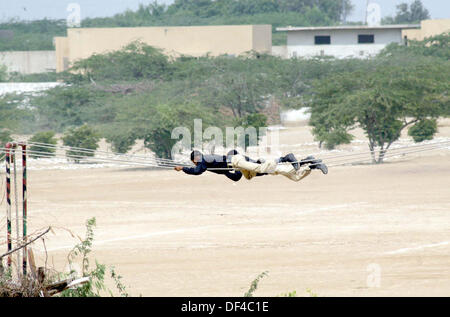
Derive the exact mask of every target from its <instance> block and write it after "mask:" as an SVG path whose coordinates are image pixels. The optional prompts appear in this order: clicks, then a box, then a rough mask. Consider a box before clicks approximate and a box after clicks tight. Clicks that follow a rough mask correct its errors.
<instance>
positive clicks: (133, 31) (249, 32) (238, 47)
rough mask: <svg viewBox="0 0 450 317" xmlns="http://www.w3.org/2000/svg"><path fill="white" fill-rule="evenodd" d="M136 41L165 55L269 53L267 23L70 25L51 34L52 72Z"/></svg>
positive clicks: (269, 34) (270, 31)
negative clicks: (62, 34)
mask: <svg viewBox="0 0 450 317" xmlns="http://www.w3.org/2000/svg"><path fill="white" fill-rule="evenodd" d="M136 40H140V41H143V42H144V43H147V44H148V45H152V46H155V47H158V48H160V49H162V50H163V51H164V52H165V53H166V54H167V55H169V56H179V55H189V56H195V57H198V56H203V55H206V54H210V55H212V56H218V55H222V54H230V55H239V54H242V53H244V52H248V51H251V50H254V51H257V52H261V53H263V52H264V53H269V54H270V53H271V48H272V27H271V25H227V26H188V27H133V28H71V29H68V30H67V37H55V47H56V71H57V72H61V71H63V70H65V69H67V68H68V67H69V66H70V65H71V63H73V62H75V61H77V60H79V59H83V58H87V57H89V56H91V55H92V54H95V53H97V54H99V53H105V52H108V51H114V50H119V49H121V48H122V47H123V46H125V45H127V44H129V43H130V42H133V41H136Z"/></svg>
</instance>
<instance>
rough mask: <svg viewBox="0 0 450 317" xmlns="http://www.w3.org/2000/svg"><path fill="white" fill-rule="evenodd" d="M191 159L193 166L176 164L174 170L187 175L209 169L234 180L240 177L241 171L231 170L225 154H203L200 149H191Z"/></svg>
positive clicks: (198, 173)
mask: <svg viewBox="0 0 450 317" xmlns="http://www.w3.org/2000/svg"><path fill="white" fill-rule="evenodd" d="M191 161H192V162H193V163H194V164H195V167H182V166H176V167H175V170H176V171H183V172H185V173H186V174H189V175H200V174H203V172H205V171H206V170H209V171H210V172H213V173H216V174H223V175H225V176H226V177H228V178H229V179H231V180H232V181H235V182H237V181H239V180H240V179H241V177H242V173H241V172H239V171H234V172H231V170H230V168H229V167H228V162H227V157H226V156H225V155H213V154H211V155H203V154H202V153H201V152H200V151H192V153H191Z"/></svg>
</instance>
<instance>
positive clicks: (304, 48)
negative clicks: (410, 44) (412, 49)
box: [287, 29, 402, 58]
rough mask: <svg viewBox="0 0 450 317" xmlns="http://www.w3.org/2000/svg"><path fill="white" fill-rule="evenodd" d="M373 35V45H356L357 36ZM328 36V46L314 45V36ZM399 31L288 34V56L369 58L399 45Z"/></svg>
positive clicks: (300, 32) (296, 32)
mask: <svg viewBox="0 0 450 317" xmlns="http://www.w3.org/2000/svg"><path fill="white" fill-rule="evenodd" d="M362 34H373V35H374V36H375V43H373V44H358V35H362ZM324 35H328V36H330V37H331V44H330V45H315V44H314V37H315V36H324ZM401 42H402V33H401V30H400V29H388V30H318V31H290V32H288V40H287V43H288V56H289V57H294V56H298V57H311V56H317V55H331V56H335V57H337V58H344V57H362V58H364V57H370V56H373V55H376V54H378V53H379V52H380V50H382V49H383V48H384V47H385V46H386V45H388V44H390V43H401Z"/></svg>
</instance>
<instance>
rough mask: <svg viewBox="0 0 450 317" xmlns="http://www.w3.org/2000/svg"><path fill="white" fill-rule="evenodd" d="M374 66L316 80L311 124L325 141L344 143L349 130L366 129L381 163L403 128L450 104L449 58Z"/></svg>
mask: <svg viewBox="0 0 450 317" xmlns="http://www.w3.org/2000/svg"><path fill="white" fill-rule="evenodd" d="M371 65H372V70H371V71H369V72H367V71H355V72H343V73H340V74H335V75H332V76H330V77H328V78H325V79H323V80H322V81H318V82H317V83H316V85H315V89H314V93H315V95H314V96H313V97H312V98H313V99H312V102H311V122H310V123H311V125H312V126H313V133H314V134H315V136H316V138H317V139H318V140H319V141H322V142H330V138H331V139H332V140H333V138H336V139H338V142H337V143H341V142H346V141H348V140H349V139H350V138H351V136H350V134H349V132H348V131H349V130H350V129H352V128H355V127H360V128H362V129H363V130H364V131H365V133H366V135H367V137H368V139H369V149H370V151H371V153H372V159H373V162H377V163H382V162H383V158H384V156H385V154H386V152H387V151H388V149H389V147H390V146H391V145H392V143H394V142H395V141H396V140H398V138H399V137H400V134H401V132H402V130H403V129H405V128H407V127H409V126H411V125H413V124H415V123H417V122H420V121H423V120H425V119H430V118H437V117H438V116H439V115H441V114H442V112H443V109H444V108H445V107H448V105H449V99H448V82H449V80H450V78H449V76H450V63H448V62H440V63H439V62H438V61H437V60H436V59H428V58H421V59H416V60H406V61H405V60H399V59H391V60H384V59H376V60H374V61H372V62H371ZM377 148H378V149H379V155H378V158H376V157H375V150H376V149H377Z"/></svg>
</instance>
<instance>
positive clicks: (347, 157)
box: [0, 140, 450, 170]
mask: <svg viewBox="0 0 450 317" xmlns="http://www.w3.org/2000/svg"><path fill="white" fill-rule="evenodd" d="M29 144H31V145H33V144H36V146H38V147H42V148H55V149H66V150H76V151H79V152H82V153H89V154H95V153H96V152H98V153H107V154H108V155H109V156H111V155H116V156H119V157H125V158H129V159H126V160H125V159H120V158H111V157H93V156H88V155H75V154H66V155H64V154H58V153H54V154H50V153H48V152H43V151H30V150H28V151H27V152H28V153H30V154H37V155H39V156H41V157H44V158H53V157H63V158H70V159H75V160H87V161H88V162H108V163H113V164H118V165H139V166H147V167H155V168H163V169H172V168H173V167H174V166H179V165H181V166H184V167H187V166H188V165H187V164H183V163H177V162H175V161H173V160H170V159H162V158H149V157H145V156H137V155H126V154H120V153H114V152H106V151H96V150H91V149H84V148H76V147H67V146H57V145H53V144H46V143H39V142H30V143H29ZM445 145H450V140H447V141H441V142H433V143H427V144H421V145H413V146H404V147H397V148H391V149H390V150H389V152H387V154H386V155H385V156H384V157H385V158H389V157H392V156H396V155H400V154H408V153H415V152H421V150H424V151H425V150H433V149H435V148H436V147H439V148H440V147H441V146H445ZM408 149H409V151H406V152H400V153H399V151H403V150H408ZM5 150H6V149H4V148H0V153H1V152H5ZM411 150H414V151H411ZM371 153H375V154H376V151H364V152H358V153H351V154H339V155H334V156H328V157H326V156H325V157H322V159H323V160H324V161H326V163H327V164H328V163H330V162H331V163H332V164H331V165H329V166H330V167H331V166H341V165H346V164H352V163H354V162H365V161H367V160H371V159H372V158H358V157H360V156H362V155H367V154H371ZM378 153H379V151H378ZM356 158H358V159H357V160H355V159H356ZM143 160H145V162H144V161H143ZM297 162H301V161H297ZM290 163H291V162H290ZM292 163H295V162H292ZM208 170H234V168H209V169H208Z"/></svg>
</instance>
